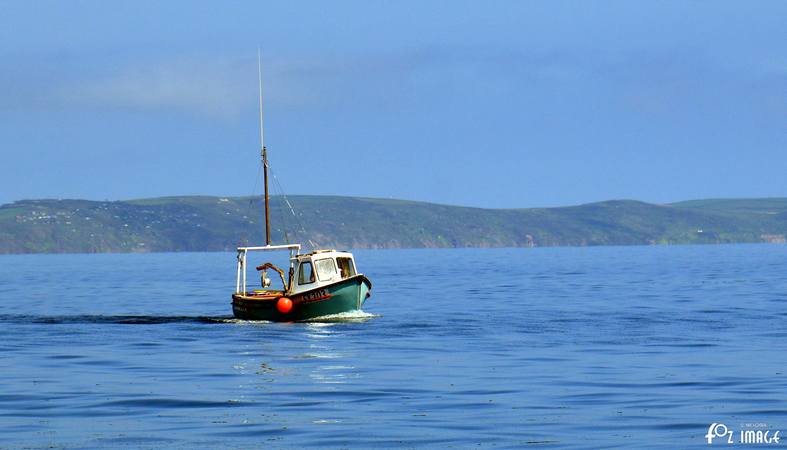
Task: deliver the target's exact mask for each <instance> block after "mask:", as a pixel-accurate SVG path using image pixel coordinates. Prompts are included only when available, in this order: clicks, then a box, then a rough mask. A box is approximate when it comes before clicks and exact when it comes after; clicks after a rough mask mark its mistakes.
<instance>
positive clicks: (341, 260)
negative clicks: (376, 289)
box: [290, 250, 358, 294]
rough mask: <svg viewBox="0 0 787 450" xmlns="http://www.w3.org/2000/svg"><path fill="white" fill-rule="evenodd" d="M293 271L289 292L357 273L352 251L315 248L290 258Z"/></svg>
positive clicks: (326, 283) (314, 286)
mask: <svg viewBox="0 0 787 450" xmlns="http://www.w3.org/2000/svg"><path fill="white" fill-rule="evenodd" d="M290 263H291V265H292V267H294V269H295V272H294V274H293V279H292V284H291V286H290V294H297V293H299V292H303V291H308V290H310V289H314V288H319V287H322V286H325V285H328V284H331V283H335V282H337V281H339V280H343V279H345V278H350V277H352V276H355V275H357V274H358V272H357V271H356V270H355V260H354V259H353V255H352V253H349V252H339V251H336V250H316V251H314V252H312V253H306V254H303V255H295V256H294V257H292V258H291V259H290Z"/></svg>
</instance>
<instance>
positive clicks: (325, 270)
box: [314, 258, 336, 281]
mask: <svg viewBox="0 0 787 450" xmlns="http://www.w3.org/2000/svg"><path fill="white" fill-rule="evenodd" d="M314 266H315V267H316V268H317V278H319V279H320V281H328V280H331V279H333V277H334V276H335V275H336V264H334V263H333V259H332V258H326V259H319V260H317V261H314Z"/></svg>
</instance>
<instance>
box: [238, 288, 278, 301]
mask: <svg viewBox="0 0 787 450" xmlns="http://www.w3.org/2000/svg"><path fill="white" fill-rule="evenodd" d="M240 295H241V296H242V297H243V298H248V299H254V300H275V299H277V298H279V297H283V296H284V291H272V290H264V291H250V292H245V293H243V294H240Z"/></svg>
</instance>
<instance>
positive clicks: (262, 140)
mask: <svg viewBox="0 0 787 450" xmlns="http://www.w3.org/2000/svg"><path fill="white" fill-rule="evenodd" d="M257 77H258V79H259V82H260V147H261V149H260V151H261V152H262V173H263V180H264V183H265V245H271V215H270V205H269V202H268V150H267V149H266V148H265V135H264V134H263V132H262V129H263V128H262V62H261V58H260V48H259V47H257Z"/></svg>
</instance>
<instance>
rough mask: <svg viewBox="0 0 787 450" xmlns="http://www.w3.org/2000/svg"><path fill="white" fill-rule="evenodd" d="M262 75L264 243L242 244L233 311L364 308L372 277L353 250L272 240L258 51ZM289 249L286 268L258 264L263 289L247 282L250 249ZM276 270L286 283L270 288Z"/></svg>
mask: <svg viewBox="0 0 787 450" xmlns="http://www.w3.org/2000/svg"><path fill="white" fill-rule="evenodd" d="M257 70H258V77H259V87H260V89H259V100H260V102H259V107H260V109H259V111H260V147H261V157H262V171H263V184H264V197H265V198H264V205H265V245H264V246H256V247H238V258H237V259H238V267H237V280H236V283H235V293H233V294H232V312H233V314H234V315H235V317H236V318H238V319H244V320H267V321H274V322H296V321H304V320H310V319H315V318H319V317H325V316H332V315H335V314H340V313H347V312H352V311H360V310H361V307H362V306H363V304H364V302H365V301H366V299H368V298H369V297H371V289H372V283H371V281H369V279H368V278H366V276H364V275H363V274H362V273H358V270H357V268H356V266H355V258H354V257H353V255H352V253H350V252H347V251H337V250H333V249H331V250H313V251H311V252H308V253H304V254H302V253H300V252H301V246H300V244H284V245H271V226H270V198H269V195H268V150H267V148H266V147H265V139H264V137H265V134H264V132H263V115H262V67H261V64H260V57H259V52H258V53H257ZM271 251H289V268H288V270H287V274H286V275H285V272H284V270H282V269H281V268H279V267H276V266H275V265H273V264H272V263H270V262H265V263H263V264H261V265H258V266H256V269H257V272H259V280H260V287H261V289H251V290H250V289H249V287H248V286H247V284H246V281H247V277H246V275H247V274H246V272H247V265H248V264H247V262H248V259H249V253H252V254H257V253H256V252H271ZM269 270H271V271H273V272H276V273H277V274H278V275H279V278H280V279H281V284H282V289H269V288H270V286H271V284H272V280H271V278H270V277H269V276H268V271H269Z"/></svg>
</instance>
